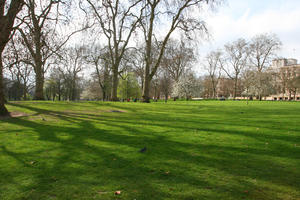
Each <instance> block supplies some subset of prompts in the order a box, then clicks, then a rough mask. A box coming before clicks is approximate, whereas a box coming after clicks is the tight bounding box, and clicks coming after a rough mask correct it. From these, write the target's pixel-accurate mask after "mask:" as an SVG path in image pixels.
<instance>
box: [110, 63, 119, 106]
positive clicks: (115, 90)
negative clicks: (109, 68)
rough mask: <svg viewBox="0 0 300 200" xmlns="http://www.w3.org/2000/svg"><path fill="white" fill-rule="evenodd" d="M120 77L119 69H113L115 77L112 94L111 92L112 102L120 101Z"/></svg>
mask: <svg viewBox="0 0 300 200" xmlns="http://www.w3.org/2000/svg"><path fill="white" fill-rule="evenodd" d="M118 76H119V70H118V68H116V67H114V68H113V77H112V79H113V80H112V92H111V100H112V101H118V82H119V80H118Z"/></svg>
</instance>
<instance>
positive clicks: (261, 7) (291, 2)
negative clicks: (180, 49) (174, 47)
mask: <svg viewBox="0 0 300 200" xmlns="http://www.w3.org/2000/svg"><path fill="white" fill-rule="evenodd" d="M206 22H207V24H208V26H209V30H210V32H211V34H212V40H211V41H210V42H205V43H203V44H202V46H201V47H200V53H201V54H202V55H201V56H204V55H205V54H206V53H207V52H209V51H211V50H215V49H217V48H222V47H223V45H224V44H226V43H227V42H230V41H234V40H236V39H238V38H240V37H242V38H245V39H249V38H251V37H252V36H254V35H256V34H260V33H266V32H267V33H275V34H277V36H278V37H279V38H280V40H281V41H282V43H283V47H282V50H281V51H280V52H279V53H278V56H279V57H287V58H296V59H298V60H300V0H227V2H226V3H225V4H224V5H221V6H219V7H218V8H217V11H216V12H213V13H211V14H210V15H209V17H207V19H206Z"/></svg>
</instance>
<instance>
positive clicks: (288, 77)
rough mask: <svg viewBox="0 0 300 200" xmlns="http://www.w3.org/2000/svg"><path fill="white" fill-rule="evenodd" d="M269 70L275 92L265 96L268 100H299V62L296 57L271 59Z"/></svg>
mask: <svg viewBox="0 0 300 200" xmlns="http://www.w3.org/2000/svg"><path fill="white" fill-rule="evenodd" d="M269 72H270V73H271V74H272V80H273V84H274V86H275V89H276V90H275V91H276V94H273V95H270V96H269V97H267V99H268V100H275V101H276V100H297V101H300V64H298V63H297V60H296V59H285V58H283V59H276V60H273V62H272V66H271V67H270V68H269Z"/></svg>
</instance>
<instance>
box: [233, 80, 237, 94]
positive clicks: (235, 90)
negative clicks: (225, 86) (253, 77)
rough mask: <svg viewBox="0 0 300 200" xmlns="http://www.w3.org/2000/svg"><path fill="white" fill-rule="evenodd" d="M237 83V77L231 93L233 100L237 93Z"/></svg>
mask: <svg viewBox="0 0 300 200" xmlns="http://www.w3.org/2000/svg"><path fill="white" fill-rule="evenodd" d="M237 82H238V79H237V77H236V78H235V79H234V93H233V99H235V98H236V93H237Z"/></svg>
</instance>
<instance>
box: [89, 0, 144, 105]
mask: <svg viewBox="0 0 300 200" xmlns="http://www.w3.org/2000/svg"><path fill="white" fill-rule="evenodd" d="M86 1H87V3H88V5H89V6H90V7H91V10H92V13H93V14H94V17H95V18H96V20H97V21H98V22H99V25H100V28H101V31H102V33H103V34H104V36H105V37H106V39H107V46H108V50H109V57H110V64H111V68H112V94H111V100H113V101H117V100H118V97H117V89H118V79H119V77H118V76H119V66H120V63H121V61H122V59H123V56H124V54H125V51H126V50H127V46H128V44H129V41H130V39H131V37H132V35H133V33H134V31H135V30H136V27H137V25H138V24H139V21H140V20H141V15H142V12H143V7H142V4H141V3H142V0H134V1H130V2H128V1H127V2H123V1H122V2H121V1H119V0H115V1H108V0H106V1H100V2H99V1H93V0H86ZM139 9H140V12H139V13H136V10H139ZM86 13H88V12H87V11H86Z"/></svg>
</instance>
